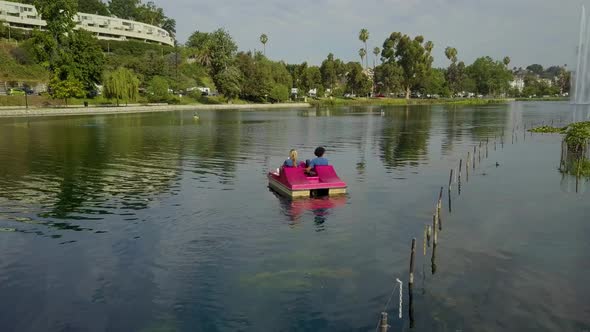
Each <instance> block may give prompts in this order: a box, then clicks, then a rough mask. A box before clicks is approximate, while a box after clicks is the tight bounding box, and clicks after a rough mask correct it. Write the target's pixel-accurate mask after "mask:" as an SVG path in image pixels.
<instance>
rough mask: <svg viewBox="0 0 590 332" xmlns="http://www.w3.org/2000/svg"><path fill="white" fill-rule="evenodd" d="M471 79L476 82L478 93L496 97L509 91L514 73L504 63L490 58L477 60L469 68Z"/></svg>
mask: <svg viewBox="0 0 590 332" xmlns="http://www.w3.org/2000/svg"><path fill="white" fill-rule="evenodd" d="M467 72H468V74H469V77H470V78H471V79H473V80H474V81H475V85H476V88H477V92H479V93H481V94H484V95H496V94H498V93H502V92H506V91H508V89H509V87H510V81H511V80H512V73H511V72H510V71H509V70H508V69H507V68H506V66H505V65H504V63H503V62H500V61H494V60H493V59H492V58H490V57H481V58H478V59H476V60H475V61H474V62H473V64H472V65H471V66H469V67H468V68H467Z"/></svg>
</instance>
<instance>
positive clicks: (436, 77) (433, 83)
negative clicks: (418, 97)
mask: <svg viewBox="0 0 590 332" xmlns="http://www.w3.org/2000/svg"><path fill="white" fill-rule="evenodd" d="M422 92H423V93H425V94H430V95H439V96H443V97H448V96H449V95H450V94H451V93H450V90H449V87H448V85H447V81H446V79H445V70H444V69H432V70H430V73H429V75H428V76H427V78H426V80H425V81H424V84H423V86H422Z"/></svg>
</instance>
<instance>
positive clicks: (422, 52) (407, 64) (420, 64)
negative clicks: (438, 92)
mask: <svg viewBox="0 0 590 332" xmlns="http://www.w3.org/2000/svg"><path fill="white" fill-rule="evenodd" d="M433 47H434V44H433V43H432V42H430V41H428V42H424V37H422V36H417V37H415V38H414V39H411V38H410V37H409V36H408V35H403V34H401V33H399V32H394V33H392V34H391V35H390V36H389V38H387V39H386V40H385V42H384V43H383V51H382V52H381V56H382V57H383V58H384V59H385V61H387V62H389V63H395V64H397V65H398V66H399V67H400V68H401V69H402V86H403V88H404V90H405V92H406V98H407V99H409V98H410V93H411V91H412V89H413V88H414V87H416V86H418V85H420V84H422V83H423V82H424V80H425V79H426V77H427V76H428V74H429V72H430V69H431V67H432V61H433V58H432V55H431V52H432V49H433Z"/></svg>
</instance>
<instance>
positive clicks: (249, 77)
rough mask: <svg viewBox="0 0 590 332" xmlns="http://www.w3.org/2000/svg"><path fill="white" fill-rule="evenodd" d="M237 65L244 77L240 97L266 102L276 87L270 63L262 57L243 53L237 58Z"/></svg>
mask: <svg viewBox="0 0 590 332" xmlns="http://www.w3.org/2000/svg"><path fill="white" fill-rule="evenodd" d="M235 65H236V66H237V69H239V71H240V72H241V74H242V75H243V80H242V83H241V89H240V96H241V97H242V98H243V99H247V100H252V101H257V102H261V101H265V100H266V97H267V96H268V94H269V93H270V90H271V89H272V87H273V85H274V81H273V77H272V67H271V63H270V61H268V60H267V59H266V58H265V57H264V56H262V55H254V54H252V53H251V52H248V53H243V52H242V53H238V55H237V56H236V60H235Z"/></svg>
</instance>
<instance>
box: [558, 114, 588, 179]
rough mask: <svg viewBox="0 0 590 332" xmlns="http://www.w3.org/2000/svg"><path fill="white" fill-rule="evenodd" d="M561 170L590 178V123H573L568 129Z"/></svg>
mask: <svg viewBox="0 0 590 332" xmlns="http://www.w3.org/2000/svg"><path fill="white" fill-rule="evenodd" d="M560 170H561V171H562V172H564V173H568V174H572V175H575V176H578V177H580V176H584V177H590V121H586V122H576V123H572V124H570V125H569V126H568V127H567V128H566V130H565V138H564V144H563V147H562V156H561V167H560Z"/></svg>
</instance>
